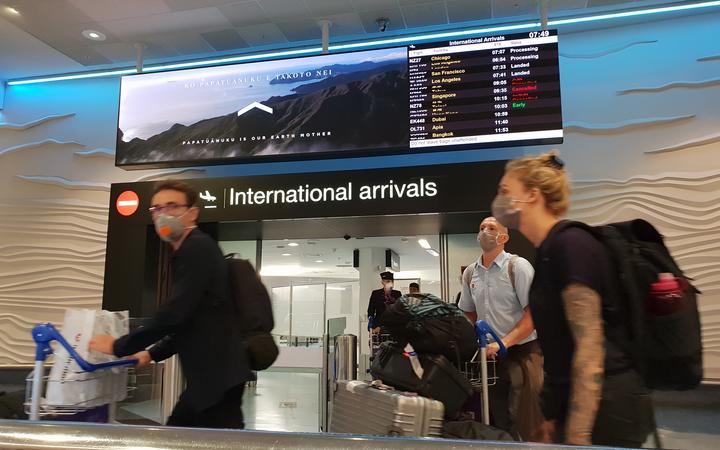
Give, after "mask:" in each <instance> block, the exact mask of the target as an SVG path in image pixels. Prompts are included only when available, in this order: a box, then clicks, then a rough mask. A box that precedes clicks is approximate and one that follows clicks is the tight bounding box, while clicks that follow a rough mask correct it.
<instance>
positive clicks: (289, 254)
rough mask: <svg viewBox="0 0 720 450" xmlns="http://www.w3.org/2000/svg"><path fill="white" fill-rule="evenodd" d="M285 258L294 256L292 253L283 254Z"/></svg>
mask: <svg viewBox="0 0 720 450" xmlns="http://www.w3.org/2000/svg"><path fill="white" fill-rule="evenodd" d="M282 255H283V256H292V253H283V254H282Z"/></svg>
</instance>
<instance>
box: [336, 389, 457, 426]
mask: <svg viewBox="0 0 720 450" xmlns="http://www.w3.org/2000/svg"><path fill="white" fill-rule="evenodd" d="M375 383H377V382H375ZM332 406H333V408H332V415H331V418H330V431H331V432H333V433H351V434H369V435H381V436H415V437H442V431H443V415H444V407H443V404H442V403H441V402H439V401H437V400H431V399H429V398H425V397H420V396H419V395H417V394H411V393H406V392H401V391H396V390H394V389H392V388H391V387H389V386H380V385H377V384H373V385H371V384H370V383H367V382H364V381H338V382H337V385H336V389H335V395H334V398H333V404H332Z"/></svg>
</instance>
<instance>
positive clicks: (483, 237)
mask: <svg viewBox="0 0 720 450" xmlns="http://www.w3.org/2000/svg"><path fill="white" fill-rule="evenodd" d="M501 234H502V233H498V232H495V233H491V232H489V231H481V232H479V233H478V235H477V241H478V242H479V243H480V248H482V249H483V251H486V252H489V251H492V250H495V249H496V248H497V246H498V245H500V244H498V241H497V240H498V238H499V237H500V235H501Z"/></svg>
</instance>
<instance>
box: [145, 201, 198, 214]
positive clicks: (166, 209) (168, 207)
mask: <svg viewBox="0 0 720 450" xmlns="http://www.w3.org/2000/svg"><path fill="white" fill-rule="evenodd" d="M189 207H190V205H180V204H178V203H167V204H165V205H152V206H151V207H149V208H148V211H150V214H152V215H153V216H154V215H157V214H162V213H172V212H174V211H176V210H177V209H178V208H189Z"/></svg>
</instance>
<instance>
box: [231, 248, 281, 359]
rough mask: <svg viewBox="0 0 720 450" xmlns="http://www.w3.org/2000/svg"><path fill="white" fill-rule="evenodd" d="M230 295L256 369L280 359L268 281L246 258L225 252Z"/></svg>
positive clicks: (246, 347) (244, 340) (246, 348)
mask: <svg viewBox="0 0 720 450" xmlns="http://www.w3.org/2000/svg"><path fill="white" fill-rule="evenodd" d="M225 262H226V264H227V268H228V279H229V281H230V296H231V299H232V301H233V304H234V305H235V312H236V314H237V317H238V321H239V323H240V333H241V336H242V338H243V342H244V344H245V350H246V353H247V357H248V362H249V363H250V368H251V369H252V370H265V369H267V368H268V367H270V366H271V365H272V363H274V362H275V360H276V359H277V356H278V353H279V349H278V347H277V344H275V339H273V337H272V334H270V332H271V331H272V329H273V328H274V327H275V321H274V319H273V311H272V303H271V301H270V295H269V294H268V291H267V289H266V288H265V285H263V284H262V281H261V280H260V277H258V275H257V272H255V269H254V268H253V266H252V264H250V262H249V261H247V260H246V259H239V258H235V255H234V254H230V255H227V256H225Z"/></svg>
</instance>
